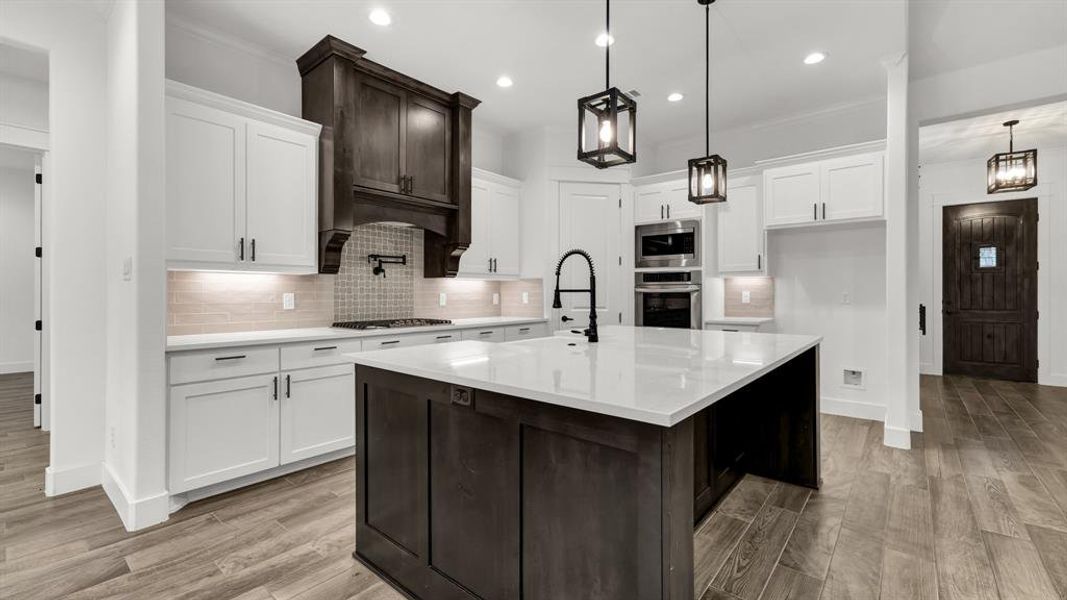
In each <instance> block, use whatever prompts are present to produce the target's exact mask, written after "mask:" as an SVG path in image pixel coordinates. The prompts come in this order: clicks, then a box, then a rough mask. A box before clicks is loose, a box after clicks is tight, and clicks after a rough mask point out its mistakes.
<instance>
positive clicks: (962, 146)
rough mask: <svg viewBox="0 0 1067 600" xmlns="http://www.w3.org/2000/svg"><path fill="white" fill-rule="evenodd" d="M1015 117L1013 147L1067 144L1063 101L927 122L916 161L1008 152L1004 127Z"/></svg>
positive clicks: (977, 156)
mask: <svg viewBox="0 0 1067 600" xmlns="http://www.w3.org/2000/svg"><path fill="white" fill-rule="evenodd" d="M1011 119H1018V120H1019V124H1018V125H1016V126H1015V149H1016V150H1026V149H1029V148H1044V147H1054V146H1067V101H1064V102H1056V103H1053V104H1044V105H1041V106H1032V107H1028V108H1020V109H1016V110H1010V111H1005V112H999V113H995V114H991V115H983V116H981V117H971V118H968V119H960V120H958V121H949V122H947V123H939V124H937V125H929V126H927V127H922V128H920V129H919V160H920V161H921V162H923V163H937V162H947V161H953V160H966V159H976V158H981V159H986V158H989V157H990V156H993V154H995V153H997V152H1007V151H1008V128H1007V127H1004V125H1003V123H1004V122H1005V121H1009V120H1011Z"/></svg>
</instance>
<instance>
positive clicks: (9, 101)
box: [0, 73, 48, 132]
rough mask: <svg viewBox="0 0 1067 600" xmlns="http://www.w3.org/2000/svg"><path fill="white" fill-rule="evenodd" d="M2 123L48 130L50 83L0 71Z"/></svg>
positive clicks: (0, 112) (0, 121)
mask: <svg viewBox="0 0 1067 600" xmlns="http://www.w3.org/2000/svg"><path fill="white" fill-rule="evenodd" d="M0 124H3V125H15V126H17V127H25V128H28V129H33V130H36V131H45V132H46V131H48V84H46V83H44V82H41V81H34V80H32V79H26V78H24V77H18V76H15V75H11V74H9V73H0Z"/></svg>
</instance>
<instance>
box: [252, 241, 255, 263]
mask: <svg viewBox="0 0 1067 600" xmlns="http://www.w3.org/2000/svg"><path fill="white" fill-rule="evenodd" d="M252 262H256V238H252Z"/></svg>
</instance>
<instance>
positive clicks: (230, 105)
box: [166, 79, 322, 137]
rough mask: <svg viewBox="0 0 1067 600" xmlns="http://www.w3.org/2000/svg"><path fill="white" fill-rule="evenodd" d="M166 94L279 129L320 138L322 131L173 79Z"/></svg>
mask: <svg viewBox="0 0 1067 600" xmlns="http://www.w3.org/2000/svg"><path fill="white" fill-rule="evenodd" d="M166 93H167V97H168V98H178V99H181V100H185V101H187V102H193V103H195V104H200V105H203V106H210V107H211V108H215V109H218V110H223V111H226V112H229V113H233V114H236V115H239V116H242V117H246V118H249V119H254V120H256V121H261V122H263V123H270V124H271V125H277V126H278V127H284V128H286V129H291V130H294V131H297V132H300V133H303V134H306V135H313V136H315V137H318V135H319V132H321V131H322V125H320V124H319V123H313V122H311V121H305V120H304V119H300V118H297V117H294V116H292V115H287V114H285V113H281V112H278V111H276V110H271V109H269V108H263V107H262V106H257V105H255V104H252V103H250V102H245V101H243V100H237V99H235V98H230V97H229V96H223V95H222V94H216V93H215V92H209V91H207V90H203V89H200V88H197V87H193V86H191V85H186V84H184V83H181V82H180V81H174V80H173V79H168V80H167V92H166Z"/></svg>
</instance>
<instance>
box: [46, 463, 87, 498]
mask: <svg viewBox="0 0 1067 600" xmlns="http://www.w3.org/2000/svg"><path fill="white" fill-rule="evenodd" d="M94 485H100V463H89V464H87V465H80V466H77V467H66V468H64V469H56V468H54V467H51V466H49V467H45V470H44V494H45V495H46V496H58V495H60V494H66V493H69V492H76V491H78V490H84V489H85V488H89V487H93V486H94Z"/></svg>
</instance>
